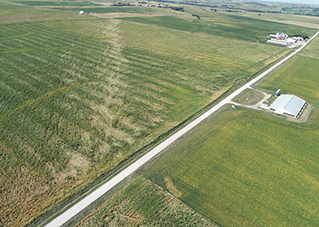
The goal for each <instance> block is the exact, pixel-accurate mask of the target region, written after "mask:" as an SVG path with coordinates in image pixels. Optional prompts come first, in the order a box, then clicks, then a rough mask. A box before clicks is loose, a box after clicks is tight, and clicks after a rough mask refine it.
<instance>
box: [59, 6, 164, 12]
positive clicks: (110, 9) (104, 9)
mask: <svg viewBox="0 0 319 227" xmlns="http://www.w3.org/2000/svg"><path fill="white" fill-rule="evenodd" d="M53 9H59V10H67V11H77V12H78V11H81V10H84V11H85V12H92V13H118V12H120V13H156V12H164V10H162V9H157V8H147V7H116V6H112V7H95V8H87V7H85V8H84V7H83V8H53Z"/></svg>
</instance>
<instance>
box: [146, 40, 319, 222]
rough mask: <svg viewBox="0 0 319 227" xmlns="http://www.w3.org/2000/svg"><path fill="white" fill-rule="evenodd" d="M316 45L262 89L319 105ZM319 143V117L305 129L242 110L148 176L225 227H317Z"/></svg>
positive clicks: (180, 147) (204, 130) (195, 136)
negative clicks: (280, 91)
mask: <svg viewBox="0 0 319 227" xmlns="http://www.w3.org/2000/svg"><path fill="white" fill-rule="evenodd" d="M318 41H319V39H318V38H317V39H315V40H314V41H313V43H311V44H310V45H309V46H308V47H307V48H306V49H305V50H304V51H302V52H300V54H299V56H297V57H295V58H294V59H292V60H291V61H289V62H288V63H286V64H285V65H284V66H283V67H282V68H280V69H279V70H278V71H276V72H275V73H274V74H273V75H272V76H270V77H269V78H267V80H265V81H264V82H262V83H261V84H260V85H259V86H260V87H261V88H263V89H266V90H272V91H276V90H277V89H278V88H281V89H282V90H283V93H289V92H291V93H293V94H295V95H298V96H300V97H303V98H305V99H306V100H307V101H311V102H313V103H316V104H315V105H317V104H318V102H319V97H318V89H317V87H318V86H319V80H318V77H317V72H318V67H317V65H318V64H317V58H315V57H317V56H318V50H317V49H318V48H317V45H318ZM309 56H312V57H309ZM318 136H319V112H318V110H317V111H316V112H314V114H313V115H312V116H311V117H310V119H308V121H307V122H306V123H302V124H301V123H295V122H288V121H284V120H283V119H282V118H275V117H273V116H271V115H265V114H261V113H258V112H257V111H253V110H248V109H242V108H240V107H237V110H236V111H235V110H234V111H231V112H226V113H223V114H220V115H219V116H218V117H216V118H213V119H212V120H210V121H209V122H207V123H206V124H204V125H202V126H200V127H199V128H198V129H197V130H196V131H195V132H193V133H192V134H191V135H190V136H188V137H187V138H185V139H184V140H182V141H181V142H180V143H179V144H177V145H176V146H174V148H172V150H170V151H169V152H168V153H167V154H166V155H165V156H163V158H161V159H160V160H159V161H157V162H156V163H155V164H154V165H153V166H151V167H150V168H149V169H148V170H146V172H145V173H144V176H145V177H146V178H148V179H150V180H152V181H154V182H155V183H156V184H159V185H160V186H162V187H164V188H165V189H167V190H168V191H170V192H171V193H172V194H173V195H175V196H176V197H178V198H179V199H181V200H182V201H184V202H185V203H186V204H188V205H189V206H191V207H192V208H194V209H196V210H197V211H199V212H200V213H202V214H204V215H205V216H207V217H209V218H211V219H212V220H214V221H215V222H216V223H217V224H220V225H222V226H270V225H271V226H317V225H318V223H319V218H318V215H317V214H318V212H319V205H318V204H319V203H318V202H319V201H318V198H317V194H318V192H319V184H318V180H317V179H318V177H319V165H318V161H319V154H318V146H319V140H318V138H319V137H318Z"/></svg>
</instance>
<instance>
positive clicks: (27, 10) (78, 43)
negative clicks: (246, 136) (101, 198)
mask: <svg viewBox="0 0 319 227" xmlns="http://www.w3.org/2000/svg"><path fill="white" fill-rule="evenodd" d="M172 18H173V17H172ZM0 29H1V33H0V46H1V52H0V54H1V61H0V85H1V92H0V156H1V158H0V176H1V177H0V185H1V196H0V207H1V212H0V215H1V216H0V220H1V221H2V223H3V224H4V225H7V226H22V225H25V224H27V223H29V222H31V221H32V220H33V219H34V218H36V217H37V216H39V215H41V214H43V213H45V212H46V211H48V210H50V209H52V208H53V207H55V206H56V205H57V204H59V203H60V202H61V201H63V200H64V199H65V198H67V197H69V196H71V195H73V194H74V193H76V192H78V191H80V190H81V189H83V188H84V187H85V186H87V185H88V184H89V183H91V182H93V181H94V179H96V178H97V177H99V176H100V175H101V174H104V173H106V172H108V171H109V170H111V169H113V168H114V167H116V166H118V164H119V163H121V162H122V161H123V160H125V159H127V158H128V157H130V156H131V155H132V154H134V153H135V152H136V151H138V150H139V149H141V148H143V147H144V146H146V145H147V144H149V143H150V142H152V141H154V140H155V139H156V138H158V136H160V135H162V134H165V133H166V132H167V131H169V130H170V129H172V128H173V127H174V126H176V125H178V124H179V123H181V122H182V121H184V120H186V119H187V118H189V117H190V116H191V115H192V114H194V113H196V112H197V111H199V110H200V109H201V108H203V107H205V106H206V105H207V104H209V103H211V102H212V101H213V100H215V99H216V98H217V97H219V96H220V95H221V94H222V93H223V92H225V91H226V90H227V89H229V88H230V87H231V86H233V84H234V83H235V81H237V80H238V79H241V78H246V77H247V76H253V75H254V74H255V73H257V72H258V71H259V70H261V69H263V68H264V67H266V66H267V65H268V64H269V63H271V62H273V61H275V60H276V59H278V58H280V57H282V56H284V55H285V54H287V53H288V52H289V51H290V50H288V49H286V48H282V47H276V46H270V45H263V44H262V45H260V44H257V43H252V42H243V41H241V40H236V39H229V38H226V37H225V38H224V39H218V38H217V37H216V36H212V35H208V34H200V33H194V34H192V33H189V32H183V31H177V30H171V29H167V28H165V27H155V26H148V25H142V24H137V23H131V22H129V21H120V20H105V19H99V18H96V17H90V16H87V15H76V14H70V13H67V12H64V11H53V10H46V9H42V8H38V9H36V8H33V7H26V6H18V5H14V4H9V3H4V2H0ZM212 40H216V41H215V42H212ZM243 53H244V54H245V55H243ZM31 208H32V209H31Z"/></svg>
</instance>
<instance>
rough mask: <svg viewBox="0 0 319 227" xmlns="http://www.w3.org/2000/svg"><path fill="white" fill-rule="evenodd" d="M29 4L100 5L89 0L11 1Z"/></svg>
mask: <svg viewBox="0 0 319 227" xmlns="http://www.w3.org/2000/svg"><path fill="white" fill-rule="evenodd" d="M12 2H16V3H20V4H23V5H29V6H102V5H101V4H98V3H93V2H90V1H27V0H26V1H12Z"/></svg>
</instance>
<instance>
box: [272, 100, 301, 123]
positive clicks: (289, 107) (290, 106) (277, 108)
mask: <svg viewBox="0 0 319 227" xmlns="http://www.w3.org/2000/svg"><path fill="white" fill-rule="evenodd" d="M305 105H306V101H305V100H303V99H301V98H299V97H297V96H295V95H280V96H279V97H278V98H277V99H276V100H275V101H274V102H273V104H271V106H270V107H269V109H270V110H272V111H274V112H275V113H276V114H279V115H284V114H285V115H288V116H291V117H294V118H297V117H298V115H299V114H300V113H301V111H302V110H303V108H304V107H305Z"/></svg>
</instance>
